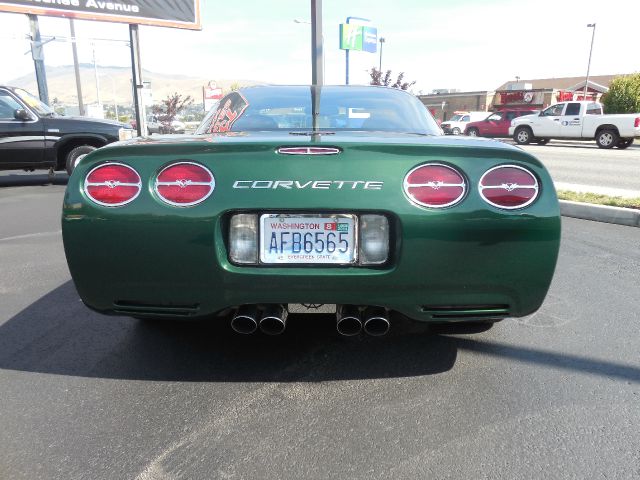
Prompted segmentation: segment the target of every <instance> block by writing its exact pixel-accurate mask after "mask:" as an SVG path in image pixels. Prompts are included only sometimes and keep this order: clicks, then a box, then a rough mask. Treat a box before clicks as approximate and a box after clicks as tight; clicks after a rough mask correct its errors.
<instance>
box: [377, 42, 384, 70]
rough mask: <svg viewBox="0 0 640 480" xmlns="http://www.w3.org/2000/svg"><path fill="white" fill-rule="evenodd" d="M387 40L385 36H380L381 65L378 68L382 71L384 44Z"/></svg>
mask: <svg viewBox="0 0 640 480" xmlns="http://www.w3.org/2000/svg"><path fill="white" fill-rule="evenodd" d="M385 41H386V39H385V38H384V37H380V65H379V66H378V70H379V71H380V73H382V44H383V43H384V42H385Z"/></svg>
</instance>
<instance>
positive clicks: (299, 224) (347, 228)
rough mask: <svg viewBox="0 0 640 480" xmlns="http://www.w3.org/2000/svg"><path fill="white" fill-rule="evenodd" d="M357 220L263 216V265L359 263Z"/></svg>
mask: <svg viewBox="0 0 640 480" xmlns="http://www.w3.org/2000/svg"><path fill="white" fill-rule="evenodd" d="M356 225H357V221H356V217H355V215H347V214H326V215H284V214H266V215H262V216H261V217H260V232H261V233H260V261H261V262H262V263H283V264H287V263H312V264H337V265H345V264H350V263H355V261H356V253H355V252H356V245H355V244H356V240H355V239H356V238H357V237H356Z"/></svg>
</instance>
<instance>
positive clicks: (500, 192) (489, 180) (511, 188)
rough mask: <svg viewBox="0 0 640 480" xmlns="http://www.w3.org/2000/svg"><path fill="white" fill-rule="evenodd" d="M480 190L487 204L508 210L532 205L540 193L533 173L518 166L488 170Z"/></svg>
mask: <svg viewBox="0 0 640 480" xmlns="http://www.w3.org/2000/svg"><path fill="white" fill-rule="evenodd" d="M478 188H479V190H480V196H481V197H482V199H483V200H484V201H485V202H487V203H488V204H489V205H493V206H494V207H498V208H504V209H507V210H512V209H515V208H524V207H526V206H528V205H531V204H532V203H533V202H534V200H535V199H536V198H537V197H538V191H539V188H538V180H537V179H536V177H535V176H534V175H533V173H531V172H530V171H529V170H527V169H525V168H522V167H518V166H516V165H500V166H498V167H494V168H492V169H490V170H487V171H486V172H485V173H484V175H482V178H481V179H480V183H479V185H478Z"/></svg>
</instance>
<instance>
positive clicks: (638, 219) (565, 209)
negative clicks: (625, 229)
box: [560, 200, 640, 227]
mask: <svg viewBox="0 0 640 480" xmlns="http://www.w3.org/2000/svg"><path fill="white" fill-rule="evenodd" d="M560 214H561V215H563V216H565V217H573V218H581V219H583V220H593V221H595V222H604V223H615V224H617V225H626V226H629V227H640V210H635V209H633V208H622V207H610V206H608V205H595V204H591V203H580V202H571V201H569V200H560Z"/></svg>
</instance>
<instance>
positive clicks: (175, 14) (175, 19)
mask: <svg viewBox="0 0 640 480" xmlns="http://www.w3.org/2000/svg"><path fill="white" fill-rule="evenodd" d="M0 12H13V13H28V14H33V15H44V16H53V17H67V18H78V19H81V20H99V21H101V22H117V23H132V24H140V25H155V26H158V27H173V28H187V29H190V30H200V29H201V28H202V27H201V24H200V0H170V1H166V0H165V1H163V0H0Z"/></svg>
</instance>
